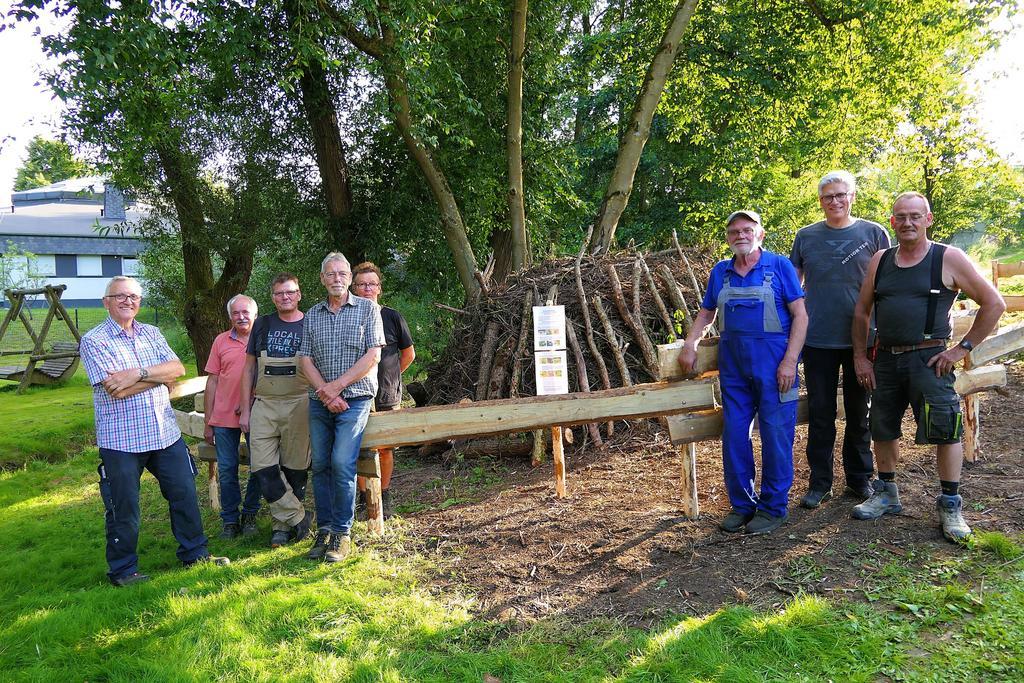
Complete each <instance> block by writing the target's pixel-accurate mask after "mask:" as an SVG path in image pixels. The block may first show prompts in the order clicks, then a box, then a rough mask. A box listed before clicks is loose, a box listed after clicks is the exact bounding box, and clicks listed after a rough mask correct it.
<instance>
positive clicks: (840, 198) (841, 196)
mask: <svg viewBox="0 0 1024 683" xmlns="http://www.w3.org/2000/svg"><path fill="white" fill-rule="evenodd" d="M851 194H853V193H852V192H836V193H835V194H823V195H820V197H821V201H823V202H825V203H826V204H831V203H832V202H833V201H837V202H845V201H846V198H847V197H849V196H850V195H851Z"/></svg>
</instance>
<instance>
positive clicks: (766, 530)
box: [746, 510, 788, 536]
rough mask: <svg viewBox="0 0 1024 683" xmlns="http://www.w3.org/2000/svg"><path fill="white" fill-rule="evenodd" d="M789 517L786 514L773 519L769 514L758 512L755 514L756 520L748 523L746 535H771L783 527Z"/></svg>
mask: <svg viewBox="0 0 1024 683" xmlns="http://www.w3.org/2000/svg"><path fill="white" fill-rule="evenodd" d="M787 517H788V515H786V514H783V515H782V516H781V517H772V516H771V515H769V514H768V513H767V512H764V511H763V510H758V511H757V512H756V513H755V514H754V518H753V519H752V520H750V521H749V522H748V523H747V529H746V533H748V534H750V535H751V536H758V535H760V534H770V533H771V532H773V531H775V530H776V529H778V528H779V527H780V526H782V525H783V523H784V522H785V521H786V518H787Z"/></svg>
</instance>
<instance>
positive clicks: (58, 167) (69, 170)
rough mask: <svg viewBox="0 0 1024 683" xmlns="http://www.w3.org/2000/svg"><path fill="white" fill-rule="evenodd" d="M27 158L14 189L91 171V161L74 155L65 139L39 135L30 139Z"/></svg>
mask: <svg viewBox="0 0 1024 683" xmlns="http://www.w3.org/2000/svg"><path fill="white" fill-rule="evenodd" d="M26 152H27V154H26V157H25V162H24V163H23V164H22V165H21V166H20V167H19V168H18V174H17V176H15V178H14V191H15V192H21V191H22V190H31V189H32V188H34V187H43V186H44V185H50V184H52V183H56V182H60V181H61V180H67V179H68V178H77V177H80V176H83V175H85V174H86V173H88V172H89V167H88V165H87V164H86V163H85V162H84V161H82V160H81V159H77V158H75V155H74V154H72V152H71V147H70V146H69V145H68V144H67V143H66V142H64V141H63V140H47V139H46V138H44V137H42V136H41V135H37V136H35V137H34V138H32V140H30V141H29V143H28V148H27V149H26Z"/></svg>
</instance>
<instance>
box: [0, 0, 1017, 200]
mask: <svg viewBox="0 0 1024 683" xmlns="http://www.w3.org/2000/svg"><path fill="white" fill-rule="evenodd" d="M8 6H9V5H8V3H7V2H0V8H3V9H0V12H3V14H6V11H7V7H8ZM45 63H46V60H45V57H44V56H43V53H42V49H41V47H40V45H39V39H38V38H37V37H35V36H33V35H32V26H29V25H25V24H18V25H17V27H16V28H15V29H14V30H6V31H3V32H0V65H2V66H0V207H3V206H9V205H10V192H11V190H12V187H13V185H14V176H15V174H16V171H17V169H18V167H19V166H20V165H21V164H22V163H23V161H24V157H25V147H26V145H28V142H29V140H31V139H32V137H33V136H35V135H43V136H45V137H50V138H54V137H56V136H57V135H58V133H59V124H60V113H61V104H60V102H59V101H58V100H55V99H53V98H52V97H51V95H50V93H49V92H47V91H46V90H45V89H44V87H43V86H42V85H39V84H38V80H39V77H38V74H39V71H40V69H41V68H42V66H43V65H44V64H45ZM973 76H974V79H975V82H976V84H977V87H978V90H979V94H980V102H979V105H980V106H979V108H978V109H979V114H980V117H981V124H982V127H983V128H984V129H985V130H986V131H987V133H988V135H989V138H990V139H991V140H992V142H993V143H994V144H995V146H996V149H997V150H998V151H999V152H1000V153H1001V154H1002V155H1003V156H1004V157H1006V158H1007V159H1008V160H1009V161H1011V162H1012V163H1015V164H1024V116H1022V115H1021V111H1022V110H1024V17H1021V16H1018V18H1017V20H1016V22H1015V25H1014V26H1013V27H1012V33H1011V35H1009V36H1007V38H1006V39H1005V40H1004V41H1003V45H1002V47H1001V48H1000V49H999V50H997V51H996V52H994V53H992V54H990V55H988V56H986V58H985V59H984V60H983V61H982V63H981V64H980V65H979V67H978V68H977V69H976V70H975V73H974V74H973Z"/></svg>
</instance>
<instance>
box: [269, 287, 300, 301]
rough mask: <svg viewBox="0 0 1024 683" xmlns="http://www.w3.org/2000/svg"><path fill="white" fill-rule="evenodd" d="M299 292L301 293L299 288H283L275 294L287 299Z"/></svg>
mask: <svg viewBox="0 0 1024 683" xmlns="http://www.w3.org/2000/svg"><path fill="white" fill-rule="evenodd" d="M298 293H299V290H297V289H283V290H281V291H280V292H274V296H279V297H281V298H282V299H285V298H290V297H293V296H297V295H298Z"/></svg>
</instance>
